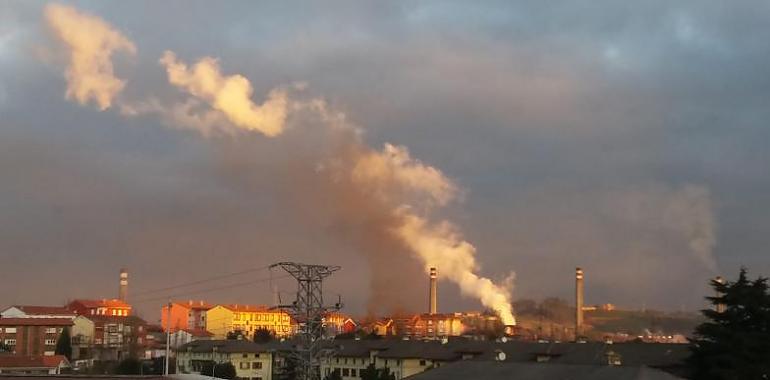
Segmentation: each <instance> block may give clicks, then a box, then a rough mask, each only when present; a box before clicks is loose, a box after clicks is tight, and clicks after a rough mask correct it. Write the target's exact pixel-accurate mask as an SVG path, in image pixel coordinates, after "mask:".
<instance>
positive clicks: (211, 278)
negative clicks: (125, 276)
mask: <svg viewBox="0 0 770 380" xmlns="http://www.w3.org/2000/svg"><path fill="white" fill-rule="evenodd" d="M268 268H270V266H269V265H267V266H263V267H258V268H250V269H245V270H242V271H238V272H233V273H227V274H221V275H217V276H214V277H208V278H204V279H201V280H196V281H192V282H185V283H181V284H177V285H171V286H167V287H164V288H157V289H150V290H144V291H141V292H137V293H134V294H133V296H137V295H140V296H141V295H146V294H151V293H158V292H162V291H165V290H173V289H178V288H186V287H190V286H193V285H200V284H204V283H207V282H211V281H216V280H221V279H225V278H228V277H232V276H238V275H241V274H246V273H251V272H256V271H259V270H264V269H268ZM134 302H136V301H134ZM140 302H141V301H140Z"/></svg>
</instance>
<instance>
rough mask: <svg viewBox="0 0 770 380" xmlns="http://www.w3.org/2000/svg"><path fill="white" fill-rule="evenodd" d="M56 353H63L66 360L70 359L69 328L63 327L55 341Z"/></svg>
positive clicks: (70, 340)
mask: <svg viewBox="0 0 770 380" xmlns="http://www.w3.org/2000/svg"><path fill="white" fill-rule="evenodd" d="M55 352H56V355H64V356H65V357H67V360H72V338H71V337H70V328H69V327H65V328H64V329H63V330H62V332H61V334H59V339H58V340H57V341H56V351H55Z"/></svg>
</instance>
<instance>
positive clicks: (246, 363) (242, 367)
mask: <svg viewBox="0 0 770 380" xmlns="http://www.w3.org/2000/svg"><path fill="white" fill-rule="evenodd" d="M240 367H241V369H249V362H241V364H240Z"/></svg>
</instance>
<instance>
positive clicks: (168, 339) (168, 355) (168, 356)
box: [163, 300, 171, 376]
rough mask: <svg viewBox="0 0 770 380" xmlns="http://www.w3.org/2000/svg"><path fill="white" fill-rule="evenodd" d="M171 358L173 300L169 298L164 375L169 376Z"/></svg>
mask: <svg viewBox="0 0 770 380" xmlns="http://www.w3.org/2000/svg"><path fill="white" fill-rule="evenodd" d="M169 359H171V300H168V310H166V362H165V363H164V368H163V375H164V376H168V363H169Z"/></svg>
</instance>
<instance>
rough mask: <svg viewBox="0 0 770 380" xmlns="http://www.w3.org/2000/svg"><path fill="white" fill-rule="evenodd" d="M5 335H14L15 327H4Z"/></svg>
mask: <svg viewBox="0 0 770 380" xmlns="http://www.w3.org/2000/svg"><path fill="white" fill-rule="evenodd" d="M5 333H6V334H16V328H15V327H6V328H5Z"/></svg>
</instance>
